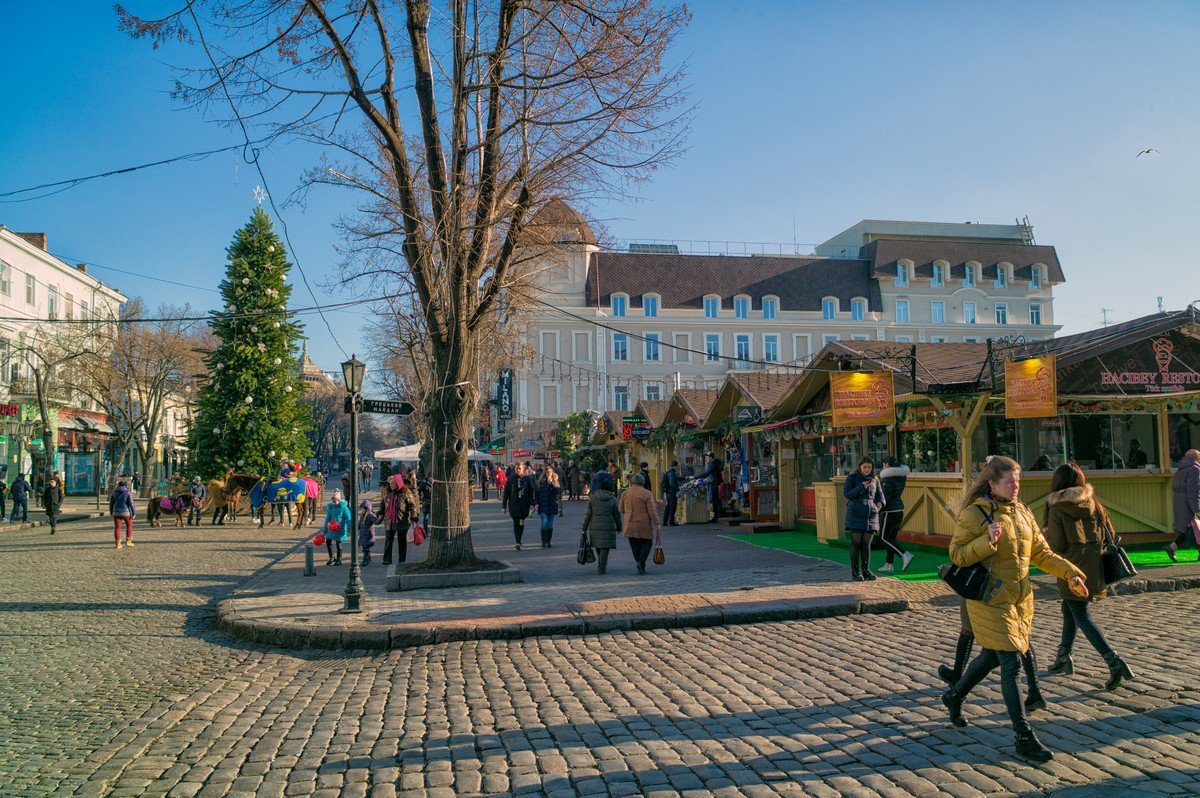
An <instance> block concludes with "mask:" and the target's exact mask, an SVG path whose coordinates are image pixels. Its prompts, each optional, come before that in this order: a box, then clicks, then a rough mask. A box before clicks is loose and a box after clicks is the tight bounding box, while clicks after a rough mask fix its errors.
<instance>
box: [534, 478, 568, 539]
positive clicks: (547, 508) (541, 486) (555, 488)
mask: <svg viewBox="0 0 1200 798" xmlns="http://www.w3.org/2000/svg"><path fill="white" fill-rule="evenodd" d="M561 496H562V485H560V484H559V480H558V472H557V471H555V470H554V468H553V467H548V468H546V469H545V470H543V471H542V478H541V479H539V480H538V483H537V490H536V491H535V492H534V496H533V501H534V504H536V505H537V508H538V516H539V517H540V518H541V520H542V548H543V549H548V548H550V542H551V538H553V537H554V519H555V518H557V517H558V510H559V503H560V499H561Z"/></svg>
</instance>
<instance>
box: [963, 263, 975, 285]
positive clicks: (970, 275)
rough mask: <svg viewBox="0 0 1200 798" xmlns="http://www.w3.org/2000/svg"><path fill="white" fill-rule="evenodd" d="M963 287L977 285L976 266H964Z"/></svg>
mask: <svg viewBox="0 0 1200 798" xmlns="http://www.w3.org/2000/svg"><path fill="white" fill-rule="evenodd" d="M963 287H964V288H974V287H975V267H974V266H971V265H970V264H968V265H967V266H965V267H964V268H963Z"/></svg>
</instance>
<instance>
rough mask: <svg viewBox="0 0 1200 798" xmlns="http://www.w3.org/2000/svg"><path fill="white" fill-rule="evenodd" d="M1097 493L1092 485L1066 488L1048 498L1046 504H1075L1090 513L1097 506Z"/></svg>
mask: <svg viewBox="0 0 1200 798" xmlns="http://www.w3.org/2000/svg"><path fill="white" fill-rule="evenodd" d="M1095 495H1096V492H1095V490H1094V489H1093V488H1092V486H1091V485H1084V486H1082V487H1076V488H1064V489H1063V490H1059V491H1055V492H1054V493H1051V494H1050V495H1049V496H1047V497H1046V504H1048V505H1055V504H1074V505H1078V506H1079V507H1080V508H1081V509H1083V510H1085V511H1086V512H1088V513H1090V512H1091V511H1092V510H1093V509H1094V508H1095V506H1096V500H1095Z"/></svg>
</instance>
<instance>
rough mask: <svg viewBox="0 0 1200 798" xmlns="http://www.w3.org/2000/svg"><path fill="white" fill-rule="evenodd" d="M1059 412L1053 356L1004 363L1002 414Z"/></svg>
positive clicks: (1041, 415) (1019, 415)
mask: <svg viewBox="0 0 1200 798" xmlns="http://www.w3.org/2000/svg"><path fill="white" fill-rule="evenodd" d="M1056 415H1058V370H1057V366H1056V364H1055V358H1054V355H1042V356H1041V357H1035V358H1030V359H1029V360H1007V361H1005V363H1004V417H1005V418H1045V417H1046V416H1056Z"/></svg>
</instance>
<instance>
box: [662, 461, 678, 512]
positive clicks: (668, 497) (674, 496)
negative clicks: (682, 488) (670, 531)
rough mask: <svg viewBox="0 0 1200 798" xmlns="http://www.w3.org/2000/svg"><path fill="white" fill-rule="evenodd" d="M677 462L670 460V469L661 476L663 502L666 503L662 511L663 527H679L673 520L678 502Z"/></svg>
mask: <svg viewBox="0 0 1200 798" xmlns="http://www.w3.org/2000/svg"><path fill="white" fill-rule="evenodd" d="M678 469H679V461H678V460H672V461H671V467H670V468H668V469H667V473H665V474H663V476H662V485H661V486H660V487H661V488H662V494H663V500H664V501H666V504H667V506H666V509H664V510H663V526H679V522H678V521H676V520H675V506H676V505H677V504H678V502H679V470H678Z"/></svg>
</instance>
